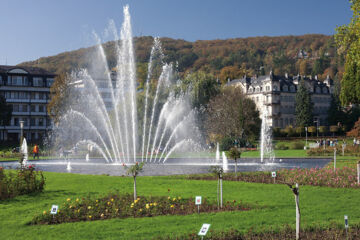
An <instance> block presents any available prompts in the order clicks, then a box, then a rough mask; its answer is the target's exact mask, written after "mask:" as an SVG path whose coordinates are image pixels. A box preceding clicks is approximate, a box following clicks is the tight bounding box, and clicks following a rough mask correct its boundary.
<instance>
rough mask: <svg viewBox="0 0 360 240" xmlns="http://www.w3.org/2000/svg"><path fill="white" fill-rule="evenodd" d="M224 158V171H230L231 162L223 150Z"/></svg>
mask: <svg viewBox="0 0 360 240" xmlns="http://www.w3.org/2000/svg"><path fill="white" fill-rule="evenodd" d="M222 159H223V162H222V164H223V170H224V172H228V171H229V163H228V159H227V157H226V154H225V152H222Z"/></svg>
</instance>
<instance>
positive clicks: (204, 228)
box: [198, 223, 210, 236]
mask: <svg viewBox="0 0 360 240" xmlns="http://www.w3.org/2000/svg"><path fill="white" fill-rule="evenodd" d="M209 228H210V224H208V223H204V224H203V225H202V227H201V229H200V232H199V234H198V235H199V236H205V235H206V233H207V232H208V230H209Z"/></svg>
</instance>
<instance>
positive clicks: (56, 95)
mask: <svg viewBox="0 0 360 240" xmlns="http://www.w3.org/2000/svg"><path fill="white" fill-rule="evenodd" d="M69 84H70V78H69V76H68V75H67V74H66V73H61V74H59V75H57V76H56V77H55V81H54V84H53V85H52V86H51V88H50V94H51V101H50V102H49V104H48V106H47V111H48V114H49V116H50V117H51V118H52V119H53V121H54V122H55V123H57V122H58V120H59V118H60V117H61V115H63V114H64V113H65V112H66V111H67V110H68V107H69V106H70V104H71V101H72V100H73V93H72V91H71V87H70V85H69Z"/></svg>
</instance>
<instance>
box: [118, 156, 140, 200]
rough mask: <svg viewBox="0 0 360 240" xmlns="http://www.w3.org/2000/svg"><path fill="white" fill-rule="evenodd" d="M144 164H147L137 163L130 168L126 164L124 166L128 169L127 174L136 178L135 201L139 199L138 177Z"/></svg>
mask: <svg viewBox="0 0 360 240" xmlns="http://www.w3.org/2000/svg"><path fill="white" fill-rule="evenodd" d="M144 164H145V163H144V162H142V163H140V164H139V163H138V162H136V163H135V164H134V165H132V166H131V167H128V166H126V165H125V164H123V166H124V168H125V169H126V174H127V175H131V176H133V178H134V201H135V200H136V199H137V191H136V177H137V175H138V174H139V173H140V172H142V170H143V167H144Z"/></svg>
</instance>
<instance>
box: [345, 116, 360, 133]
mask: <svg viewBox="0 0 360 240" xmlns="http://www.w3.org/2000/svg"><path fill="white" fill-rule="evenodd" d="M346 136H348V137H360V118H359V120H358V121H357V122H356V123H355V124H354V127H353V129H351V130H350V131H349V132H347V133H346Z"/></svg>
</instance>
